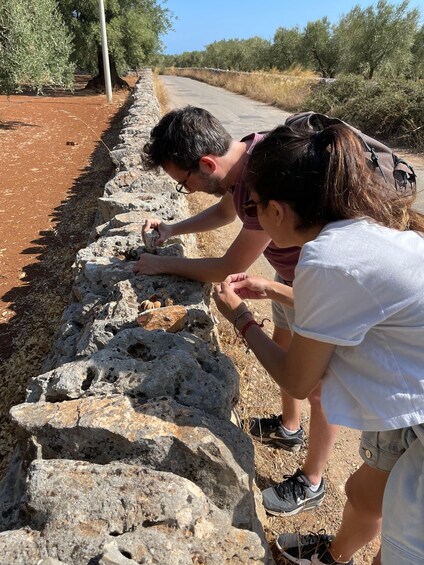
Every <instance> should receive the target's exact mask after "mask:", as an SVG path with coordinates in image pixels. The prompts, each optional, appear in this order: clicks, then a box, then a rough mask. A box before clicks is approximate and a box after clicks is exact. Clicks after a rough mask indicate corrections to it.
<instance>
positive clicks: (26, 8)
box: [0, 0, 73, 93]
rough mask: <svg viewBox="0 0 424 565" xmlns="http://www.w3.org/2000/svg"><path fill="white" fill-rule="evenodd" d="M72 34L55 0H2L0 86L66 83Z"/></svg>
mask: <svg viewBox="0 0 424 565" xmlns="http://www.w3.org/2000/svg"><path fill="white" fill-rule="evenodd" d="M71 51H72V37H71V35H70V33H69V31H68V30H67V28H66V26H65V24H64V22H63V19H62V17H61V15H60V13H59V11H58V9H57V7H56V2H55V1H54V0H32V1H31V2H28V1H27V0H2V2H1V4H0V90H1V91H2V92H7V93H10V92H13V91H18V90H21V89H22V88H23V87H29V88H33V89H34V90H36V91H37V92H40V91H41V90H42V89H43V87H44V86H64V87H69V86H71V85H72V82H73V66H72V64H71V63H70V54H71Z"/></svg>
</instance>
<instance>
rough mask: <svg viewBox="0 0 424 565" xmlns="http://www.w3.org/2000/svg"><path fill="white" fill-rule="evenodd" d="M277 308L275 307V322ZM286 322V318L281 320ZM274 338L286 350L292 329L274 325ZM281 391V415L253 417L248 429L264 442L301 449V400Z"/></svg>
mask: <svg viewBox="0 0 424 565" xmlns="http://www.w3.org/2000/svg"><path fill="white" fill-rule="evenodd" d="M274 311H275V308H274V307H273V314H274V322H275V313H274ZM281 321H282V323H283V324H284V323H285V321H284V319H282V320H281ZM272 339H273V340H274V341H275V342H276V343H278V345H280V346H281V347H282V348H283V349H285V350H286V351H287V350H288V348H289V347H290V343H291V340H292V334H291V331H290V329H289V327H288V325H287V327H278V326H274V332H273V336H272ZM280 393H281V404H282V413H281V415H277V416H271V417H269V418H268V417H265V418H260V417H257V418H252V419H251V420H250V421H249V428H248V431H249V432H250V434H252V435H253V436H254V437H256V438H257V439H259V440H260V441H261V442H262V443H266V444H268V445H272V446H273V447H280V448H282V449H285V450H287V451H299V449H300V448H301V447H303V445H304V438H305V433H304V431H303V429H302V427H301V425H300V413H301V406H302V402H301V400H296V399H295V398H293V397H292V396H289V395H288V394H286V393H285V392H284V391H283V390H281V391H280Z"/></svg>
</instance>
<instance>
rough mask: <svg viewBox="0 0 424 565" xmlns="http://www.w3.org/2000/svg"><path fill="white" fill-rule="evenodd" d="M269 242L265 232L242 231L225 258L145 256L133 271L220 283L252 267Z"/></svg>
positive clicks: (144, 254) (147, 254) (243, 229)
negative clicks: (231, 274)
mask: <svg viewBox="0 0 424 565" xmlns="http://www.w3.org/2000/svg"><path fill="white" fill-rule="evenodd" d="M269 242H270V239H269V237H268V236H267V235H266V233H265V232H264V231H262V230H247V229H245V228H242V229H241V231H240V233H239V234H238V236H237V237H236V239H235V240H234V242H233V243H232V244H231V246H230V247H229V248H228V250H227V252H226V253H225V255H223V256H222V257H208V258H202V259H189V258H185V257H167V256H161V255H152V254H150V253H143V255H142V256H141V257H140V259H139V260H138V261H137V263H136V264H135V266H134V269H133V270H134V272H136V273H140V274H143V275H160V274H165V273H166V274H170V275H177V276H179V277H186V278H189V279H193V280H197V281H203V282H218V281H221V280H223V279H225V278H226V277H227V276H228V275H229V274H230V273H233V272H234V271H244V270H246V269H247V268H248V267H250V265H251V264H252V263H253V262H254V261H255V260H256V259H257V258H258V257H259V256H260V255H261V254H262V252H263V251H264V250H265V249H266V247H267V246H268V244H269Z"/></svg>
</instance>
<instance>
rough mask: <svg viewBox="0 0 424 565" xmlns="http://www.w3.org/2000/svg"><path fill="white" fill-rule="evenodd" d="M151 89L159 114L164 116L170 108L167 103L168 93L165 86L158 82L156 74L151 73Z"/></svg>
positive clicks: (155, 72)
mask: <svg viewBox="0 0 424 565" xmlns="http://www.w3.org/2000/svg"><path fill="white" fill-rule="evenodd" d="M153 88H154V90H155V95H156V98H157V99H158V102H159V106H160V109H161V113H162V115H163V114H166V113H167V112H168V111H169V110H170V109H171V108H170V103H169V97H168V92H167V90H166V87H165V85H164V84H163V83H162V82H161V81H160V80H158V72H157V71H154V72H153Z"/></svg>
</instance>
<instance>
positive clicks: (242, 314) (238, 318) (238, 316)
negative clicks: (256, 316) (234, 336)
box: [233, 310, 253, 330]
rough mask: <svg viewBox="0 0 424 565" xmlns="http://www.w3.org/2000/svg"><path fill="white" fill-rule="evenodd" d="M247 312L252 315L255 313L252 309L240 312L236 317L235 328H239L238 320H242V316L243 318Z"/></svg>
mask: <svg viewBox="0 0 424 565" xmlns="http://www.w3.org/2000/svg"><path fill="white" fill-rule="evenodd" d="M245 314H250V315H251V316H253V314H252V312H251V311H250V310H243V312H242V313H241V314H238V315H237V316H236V317H235V318H234V322H233V326H234V329H235V330H237V328H236V324H237V322H238V321H239V320H240V318H241V317H242V316H244V315H245Z"/></svg>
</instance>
